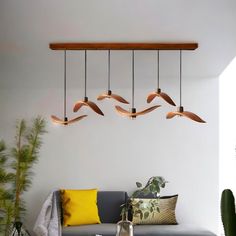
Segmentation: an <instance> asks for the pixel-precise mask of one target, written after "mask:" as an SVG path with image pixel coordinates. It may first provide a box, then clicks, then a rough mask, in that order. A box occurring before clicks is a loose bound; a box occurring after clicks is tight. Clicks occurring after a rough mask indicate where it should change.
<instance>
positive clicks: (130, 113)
mask: <svg viewBox="0 0 236 236" xmlns="http://www.w3.org/2000/svg"><path fill="white" fill-rule="evenodd" d="M158 107H160V105H156V106H152V107H149V108H147V109H145V110H143V111H139V112H136V108H135V107H134V50H133V51H132V107H131V109H130V111H127V110H125V109H123V108H122V107H120V106H115V108H116V110H117V112H118V113H119V114H120V115H122V116H126V117H129V118H131V119H135V118H136V117H137V116H140V115H145V114H147V113H149V112H151V111H153V110H155V109H156V108H158Z"/></svg>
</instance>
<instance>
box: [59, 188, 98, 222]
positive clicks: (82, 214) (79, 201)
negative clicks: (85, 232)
mask: <svg viewBox="0 0 236 236" xmlns="http://www.w3.org/2000/svg"><path fill="white" fill-rule="evenodd" d="M61 201H62V209H63V226H71V225H87V224H100V223H101V222H100V218H99V215H98V207H97V189H88V190H66V189H63V190H61Z"/></svg>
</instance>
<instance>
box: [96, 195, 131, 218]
mask: <svg viewBox="0 0 236 236" xmlns="http://www.w3.org/2000/svg"><path fill="white" fill-rule="evenodd" d="M126 201H127V193H126V192H123V191H99V192H98V195H97V205H98V212H99V216H100V220H101V222H102V223H117V222H118V221H119V220H121V216H120V213H121V207H120V206H121V205H122V204H124V203H125V202H126Z"/></svg>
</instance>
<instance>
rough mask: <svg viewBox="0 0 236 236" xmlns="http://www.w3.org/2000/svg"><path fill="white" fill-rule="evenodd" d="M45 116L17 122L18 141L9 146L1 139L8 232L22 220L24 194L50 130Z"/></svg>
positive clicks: (1, 211)
mask: <svg viewBox="0 0 236 236" xmlns="http://www.w3.org/2000/svg"><path fill="white" fill-rule="evenodd" d="M45 126H46V123H45V120H44V119H43V118H41V117H37V118H35V119H33V121H32V124H30V125H27V123H26V121H25V120H21V121H19V122H17V125H16V136H15V145H14V146H13V147H11V148H6V145H5V143H4V142H3V141H1V142H0V222H1V223H2V224H4V225H5V230H4V231H5V235H8V234H7V232H8V231H9V226H10V225H12V223H13V222H18V221H22V219H23V217H24V213H25V212H26V207H25V203H24V200H23V198H22V195H23V193H24V192H26V191H27V190H28V189H29V188H30V186H31V184H32V175H33V172H32V167H33V165H34V164H35V163H36V162H37V160H38V157H39V150H40V147H41V145H42V135H43V134H44V133H46V129H45Z"/></svg>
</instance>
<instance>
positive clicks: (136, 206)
mask: <svg viewBox="0 0 236 236" xmlns="http://www.w3.org/2000/svg"><path fill="white" fill-rule="evenodd" d="M177 198H178V195H174V196H169V197H161V198H159V199H158V198H151V199H148V198H132V199H131V204H132V208H133V220H132V222H133V223H134V224H141V225H145V224H146V225H149V224H154V225H155V224H158V225H163V224H165V225H170V224H177V222H176V216H175V207H176V202H177ZM150 206H152V208H151V210H152V211H151V210H150ZM158 210H159V211H158Z"/></svg>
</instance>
